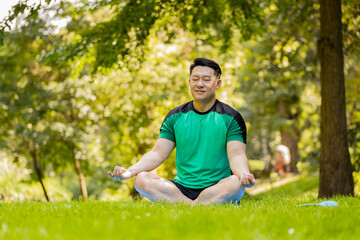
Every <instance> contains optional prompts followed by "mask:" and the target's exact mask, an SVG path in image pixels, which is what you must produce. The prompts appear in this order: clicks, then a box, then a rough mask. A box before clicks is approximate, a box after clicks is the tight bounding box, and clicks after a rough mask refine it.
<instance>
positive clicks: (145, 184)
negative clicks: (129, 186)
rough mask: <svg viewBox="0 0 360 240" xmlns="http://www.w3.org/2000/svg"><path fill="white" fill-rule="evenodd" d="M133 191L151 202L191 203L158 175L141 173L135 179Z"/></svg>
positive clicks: (171, 184) (173, 185) (169, 182)
mask: <svg viewBox="0 0 360 240" xmlns="http://www.w3.org/2000/svg"><path fill="white" fill-rule="evenodd" d="M134 183H135V189H136V191H138V192H139V193H140V195H141V196H144V197H146V198H148V199H150V200H151V201H153V202H157V201H166V202H169V203H175V202H184V203H192V200H191V199H190V198H187V197H186V196H185V195H184V194H182V192H181V191H180V190H179V189H178V188H177V187H176V186H175V184H173V183H172V182H171V181H169V180H167V179H165V178H162V177H160V176H158V175H155V174H152V173H149V172H141V173H139V174H138V175H137V176H136V177H135V182H134Z"/></svg>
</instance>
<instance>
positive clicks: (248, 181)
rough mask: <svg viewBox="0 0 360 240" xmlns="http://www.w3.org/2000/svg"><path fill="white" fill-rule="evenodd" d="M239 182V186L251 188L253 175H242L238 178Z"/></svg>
mask: <svg viewBox="0 0 360 240" xmlns="http://www.w3.org/2000/svg"><path fill="white" fill-rule="evenodd" d="M240 182H241V185H243V186H245V187H247V188H251V187H253V186H254V185H255V178H254V175H252V174H251V173H248V174H246V173H244V174H243V175H241V177H240Z"/></svg>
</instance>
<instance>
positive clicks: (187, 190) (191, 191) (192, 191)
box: [170, 180, 210, 200]
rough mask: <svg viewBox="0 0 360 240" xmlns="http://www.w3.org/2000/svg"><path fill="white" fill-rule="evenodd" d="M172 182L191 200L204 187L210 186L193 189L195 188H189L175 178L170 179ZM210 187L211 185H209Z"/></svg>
mask: <svg viewBox="0 0 360 240" xmlns="http://www.w3.org/2000/svg"><path fill="white" fill-rule="evenodd" d="M170 181H171V182H172V183H174V184H175V186H176V187H177V188H178V189H179V190H180V191H181V192H182V194H184V195H185V196H186V197H188V198H190V199H191V200H195V199H196V198H197V197H198V196H199V195H200V193H201V192H202V191H204V189H206V188H208V187H206V188H199V189H193V188H187V187H184V186H183V185H181V184H179V183H177V182H174V181H173V180H170ZM209 187H210V186H209Z"/></svg>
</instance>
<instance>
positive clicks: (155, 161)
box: [128, 151, 166, 177]
mask: <svg viewBox="0 0 360 240" xmlns="http://www.w3.org/2000/svg"><path fill="white" fill-rule="evenodd" d="M165 160H166V158H165V159H164V157H163V156H161V155H160V154H159V153H158V152H156V151H150V152H147V153H145V154H144V155H143V156H142V158H141V159H140V160H139V161H138V162H137V163H135V164H134V165H133V166H131V167H129V168H128V170H129V171H130V172H131V176H132V177H134V176H136V175H137V174H138V173H140V172H144V171H145V172H149V171H152V170H154V169H155V168H157V167H158V166H160V164H162V163H163V162H164V161H165Z"/></svg>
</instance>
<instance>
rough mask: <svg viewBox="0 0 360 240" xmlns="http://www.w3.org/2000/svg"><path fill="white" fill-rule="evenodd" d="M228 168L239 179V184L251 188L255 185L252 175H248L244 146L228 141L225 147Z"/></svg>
mask: <svg viewBox="0 0 360 240" xmlns="http://www.w3.org/2000/svg"><path fill="white" fill-rule="evenodd" d="M226 147H227V154H228V158H229V162H230V168H231V171H232V172H233V174H235V175H236V176H238V177H239V179H240V181H241V184H243V185H245V186H246V187H251V186H253V185H254V184H255V178H254V175H252V174H251V173H250V168H249V160H248V159H247V157H246V144H245V143H242V142H240V141H230V142H228V143H227V145H226Z"/></svg>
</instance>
